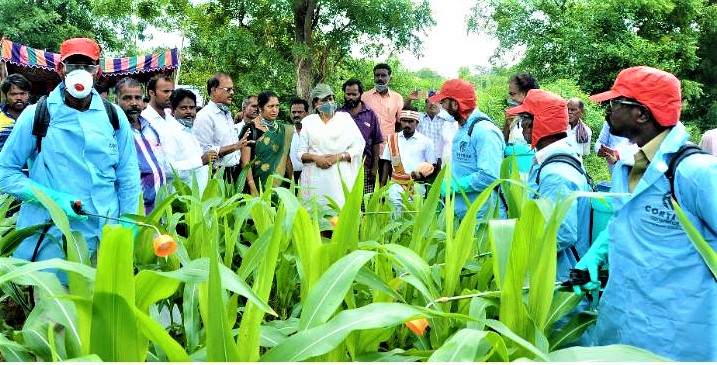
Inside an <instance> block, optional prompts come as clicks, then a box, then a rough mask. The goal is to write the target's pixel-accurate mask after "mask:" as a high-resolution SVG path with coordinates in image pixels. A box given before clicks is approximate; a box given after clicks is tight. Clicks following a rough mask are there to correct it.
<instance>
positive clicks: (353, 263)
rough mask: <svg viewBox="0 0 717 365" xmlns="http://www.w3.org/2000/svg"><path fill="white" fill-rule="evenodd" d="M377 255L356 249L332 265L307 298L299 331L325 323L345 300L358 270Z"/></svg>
mask: <svg viewBox="0 0 717 365" xmlns="http://www.w3.org/2000/svg"><path fill="white" fill-rule="evenodd" d="M375 255H376V253H375V252H371V251H354V252H352V253H350V254H348V255H346V256H344V257H342V258H341V259H339V260H338V261H336V263H334V264H333V265H331V267H330V268H329V269H328V270H327V271H326V273H324V275H323V276H322V277H321V279H319V281H318V282H317V283H316V285H315V286H314V288H313V289H312V290H311V292H310V293H309V297H308V298H307V299H306V303H305V305H304V309H303V311H302V313H301V320H300V322H299V331H303V330H305V329H307V328H311V327H315V326H317V325H319V324H323V323H325V322H326V320H328V319H329V318H330V317H331V315H332V314H334V312H336V308H337V307H338V306H339V304H341V302H342V301H343V298H344V296H345V295H346V293H347V292H348V291H349V289H350V288H351V284H352V283H353V281H354V279H355V278H356V274H357V273H358V271H359V270H360V269H361V268H362V267H363V265H365V264H366V262H367V261H368V260H370V259H371V258H373V257H374V256H375Z"/></svg>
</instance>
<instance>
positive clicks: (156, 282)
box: [0, 160, 661, 362]
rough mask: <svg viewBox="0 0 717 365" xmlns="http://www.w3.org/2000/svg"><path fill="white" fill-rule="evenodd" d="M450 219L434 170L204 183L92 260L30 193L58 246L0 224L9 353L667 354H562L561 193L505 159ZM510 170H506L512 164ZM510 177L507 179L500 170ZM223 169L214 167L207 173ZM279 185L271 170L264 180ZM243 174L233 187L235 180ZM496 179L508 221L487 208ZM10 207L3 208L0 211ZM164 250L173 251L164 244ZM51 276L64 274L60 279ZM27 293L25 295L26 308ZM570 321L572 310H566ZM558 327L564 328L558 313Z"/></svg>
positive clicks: (604, 351) (622, 352)
mask: <svg viewBox="0 0 717 365" xmlns="http://www.w3.org/2000/svg"><path fill="white" fill-rule="evenodd" d="M510 163H511V161H510V160H506V162H505V163H504V165H505V166H504V169H503V176H502V179H501V180H499V181H496V182H495V183H494V185H493V186H491V187H489V188H488V189H486V191H485V192H484V193H483V194H481V195H480V196H479V197H478V198H477V199H476V200H475V201H474V202H472V204H471V205H470V207H469V210H468V213H467V215H466V218H465V219H463V220H461V221H458V220H457V219H456V218H455V217H454V214H453V202H454V201H455V199H463V198H464V196H463V194H462V193H461V192H459V193H457V194H455V195H452V196H448V197H446V198H445V200H444V199H442V198H441V196H440V184H441V182H442V181H443V180H444V179H449V178H450V176H448V174H447V172H446V171H448V170H449V169H444V170H443V171H441V173H440V174H439V175H438V177H437V179H436V181H435V182H434V183H433V184H432V186H431V187H430V188H429V189H428V193H427V195H426V197H425V198H424V197H422V196H408V195H405V196H404V199H403V207H402V211H401V212H397V211H395V208H394V207H393V205H392V204H390V203H388V202H387V189H388V188H387V187H381V188H378V189H377V190H376V192H375V193H373V194H369V195H366V196H364V194H363V181H364V180H363V179H364V177H363V172H360V173H359V176H358V177H357V179H356V181H355V182H354V183H353V185H351V186H345V187H344V189H345V191H346V202H345V204H344V206H343V207H341V208H338V207H337V206H335V205H331V206H329V207H328V208H327V207H321V206H319V205H318V204H317V203H316V202H312V201H309V202H303V201H300V200H298V199H297V198H296V195H295V189H296V188H297V187H296V186H294V185H293V184H291V183H288V182H287V184H285V186H284V187H272V186H273V181H271V180H272V179H271V178H270V179H269V181H267V183H266V186H265V187H264V189H263V190H262V191H261V193H260V195H259V196H249V195H244V194H242V193H241V190H242V189H241V184H242V183H240V184H239V185H238V186H232V185H227V184H225V183H224V181H223V180H222V179H221V178H220V177H211V178H210V180H209V183H208V184H207V187H206V189H205V190H204V192H203V194H201V195H200V194H199V192H198V189H197V186H196V182H195V183H194V184H192V185H193V186H187V185H185V184H183V183H181V182H180V181H179V180H178V179H175V181H174V186H173V189H172V190H173V193H171V194H170V193H169V192H167V193H166V194H164V198H163V199H162V200H161V201H158V202H157V204H156V207H155V209H154V210H153V211H152V213H151V214H149V215H148V216H131V217H130V218H132V219H134V220H135V221H137V222H140V223H144V224H147V225H150V226H155V227H157V228H158V230H159V231H160V232H159V233H160V235H159V236H161V237H160V238H161V239H158V240H157V242H156V244H154V245H153V241H154V240H155V239H156V238H155V237H154V236H157V232H155V231H154V230H153V229H148V228H141V229H139V230H133V229H130V228H125V227H122V226H118V225H107V226H106V227H105V228H104V231H103V236H102V240H101V242H100V246H99V253H98V257H97V263H96V266H93V265H92V264H90V258H89V257H87V256H88V254H87V247H86V245H85V243H84V240H83V239H82V237H81V236H80V235H78V234H77V233H75V232H72V231H71V230H70V226H69V223H68V220H67V217H66V216H64V214H63V213H62V211H61V209H59V208H58V207H57V206H56V205H55V204H54V202H53V201H52V200H50V199H45V198H44V197H42V196H41V197H40V199H41V201H42V202H43V204H44V205H45V206H46V207H47V209H48V210H49V211H50V212H51V214H52V219H53V222H52V224H55V225H57V226H58V228H60V230H61V231H62V232H63V234H64V239H65V241H66V242H67V259H66V260H61V259H53V260H48V261H42V262H27V261H23V260H18V259H14V258H11V257H9V255H10V253H11V252H12V250H13V249H14V247H16V246H17V244H18V242H19V241H21V240H22V239H24V238H25V237H27V236H28V235H30V234H32V232H35V231H36V230H37V229H38V227H30V228H28V229H27V230H17V231H15V230H12V226H13V222H14V220H13V219H14V218H13V216H11V217H8V218H4V219H3V221H2V224H0V237H1V238H0V250H1V251H0V252H1V253H2V256H0V288H1V289H2V292H3V298H2V299H3V301H2V303H3V304H2V305H4V306H6V305H8V303H21V304H22V308H24V309H23V312H21V313H22V314H23V315H24V316H25V319H24V323H22V324H21V325H18V326H14V327H13V326H8V325H6V326H5V327H4V329H3V332H2V335H0V354H1V355H2V357H3V359H4V360H6V361H66V360H72V361H82V360H95V361H100V360H101V361H132V362H135V361H332V362H338V361H514V360H526V359H527V360H543V361H579V360H601V361H610V360H616V359H617V360H620V361H631V360H632V361H639V360H651V361H656V360H661V359H660V358H659V357H657V356H655V355H653V354H650V353H647V352H645V351H643V350H640V349H637V348H633V347H629V346H607V347H602V348H584V347H577V346H572V347H570V346H571V345H574V343H575V341H576V340H578V338H579V337H580V334H581V333H582V332H583V331H584V330H585V329H586V328H587V327H588V326H589V325H590V324H591V323H592V322H593V321H594V320H595V315H594V314H593V313H588V312H583V313H575V308H576V307H577V306H578V304H579V303H580V302H581V300H583V298H581V297H579V296H577V295H575V294H574V293H573V292H572V291H563V290H559V289H556V285H555V265H556V264H555V261H556V246H557V244H556V235H557V229H558V227H559V225H560V222H561V220H562V218H563V217H564V216H565V214H566V212H567V209H568V208H569V206H570V204H571V202H572V200H574V199H576V197H574V196H572V197H566V199H564V201H560V202H558V203H557V204H555V205H553V204H551V203H549V202H547V201H545V200H540V199H539V200H531V199H528V198H527V197H528V188H527V187H526V186H525V185H524V184H523V183H522V182H520V178H519V177H518V176H517V169H515V168H513V169H511V168H510ZM513 163H514V162H513ZM511 171H516V172H511ZM217 176H221V174H218V175H217ZM276 178H278V177H276ZM240 180H241V179H240ZM499 184H500V185H502V187H503V189H504V191H505V192H506V195H507V198H508V204H509V208H510V211H511V216H510V219H509V220H503V221H500V220H483V221H479V220H477V219H476V213H477V212H478V210H479V209H481V208H482V207H483V206H484V205H488V207H489V209H490V208H492V210H493V211H495V210H496V209H495V208H496V204H497V202H496V201H493V200H494V199H492V198H491V192H492V190H493V189H492V188H493V187H495V186H497V185H499ZM10 204H12V203H11V199H10V198H7V197H2V200H0V213H2V214H0V216H1V217H5V216H6V215H7V211H8V210H9V206H10ZM170 241H172V242H171V243H174V244H175V245H171V244H170ZM48 270H62V271H64V272H66V273H67V274H68V285H67V286H63V285H62V284H61V283H60V282H59V280H58V279H57V276H56V275H55V274H54V273H53V272H48ZM28 293H33V294H34V295H33V300H32V301H30V300H28ZM566 316H568V317H569V318H570V319H569V320H568V319H567V317H566ZM561 319H562V320H561Z"/></svg>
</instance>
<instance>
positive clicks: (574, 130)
mask: <svg viewBox="0 0 717 365" xmlns="http://www.w3.org/2000/svg"><path fill="white" fill-rule="evenodd" d="M584 108H585V104H583V101H582V100H580V99H578V98H571V99H570V100H568V117H569V119H568V123H569V124H570V128H569V129H568V138H569V139H570V142H571V144H572V145H573V146H575V153H576V154H577V155H578V156H580V157H581V158H582V157H584V156H587V155H589V154H590V140H591V138H592V136H593V131H592V130H590V127H588V125H587V124H585V122H583V120H582V118H583V110H584Z"/></svg>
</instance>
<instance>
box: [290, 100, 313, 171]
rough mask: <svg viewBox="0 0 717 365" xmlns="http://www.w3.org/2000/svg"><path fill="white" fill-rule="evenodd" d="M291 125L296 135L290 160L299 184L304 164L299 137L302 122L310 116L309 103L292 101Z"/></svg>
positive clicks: (292, 142)
mask: <svg viewBox="0 0 717 365" xmlns="http://www.w3.org/2000/svg"><path fill="white" fill-rule="evenodd" d="M290 112H291V123H293V124H294V135H293V136H292V137H291V147H290V149H289V158H291V166H292V167H293V169H294V182H295V183H297V184H298V183H299V179H300V178H301V170H302V169H303V168H304V164H303V163H302V162H301V159H300V158H299V155H298V153H299V135H300V134H301V120H302V119H304V117H306V115H307V114H309V102H308V101H306V100H304V99H300V98H295V99H293V100H292V101H291V110H290Z"/></svg>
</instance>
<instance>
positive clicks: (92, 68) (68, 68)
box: [62, 62, 100, 74]
mask: <svg viewBox="0 0 717 365" xmlns="http://www.w3.org/2000/svg"><path fill="white" fill-rule="evenodd" d="M62 64H63V65H64V66H65V72H66V73H70V72H72V71H77V70H84V71H87V72H89V73H91V74H93V73H95V72H97V70H99V69H100V66H99V65H84V64H76V63H65V62H63V63H62Z"/></svg>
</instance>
